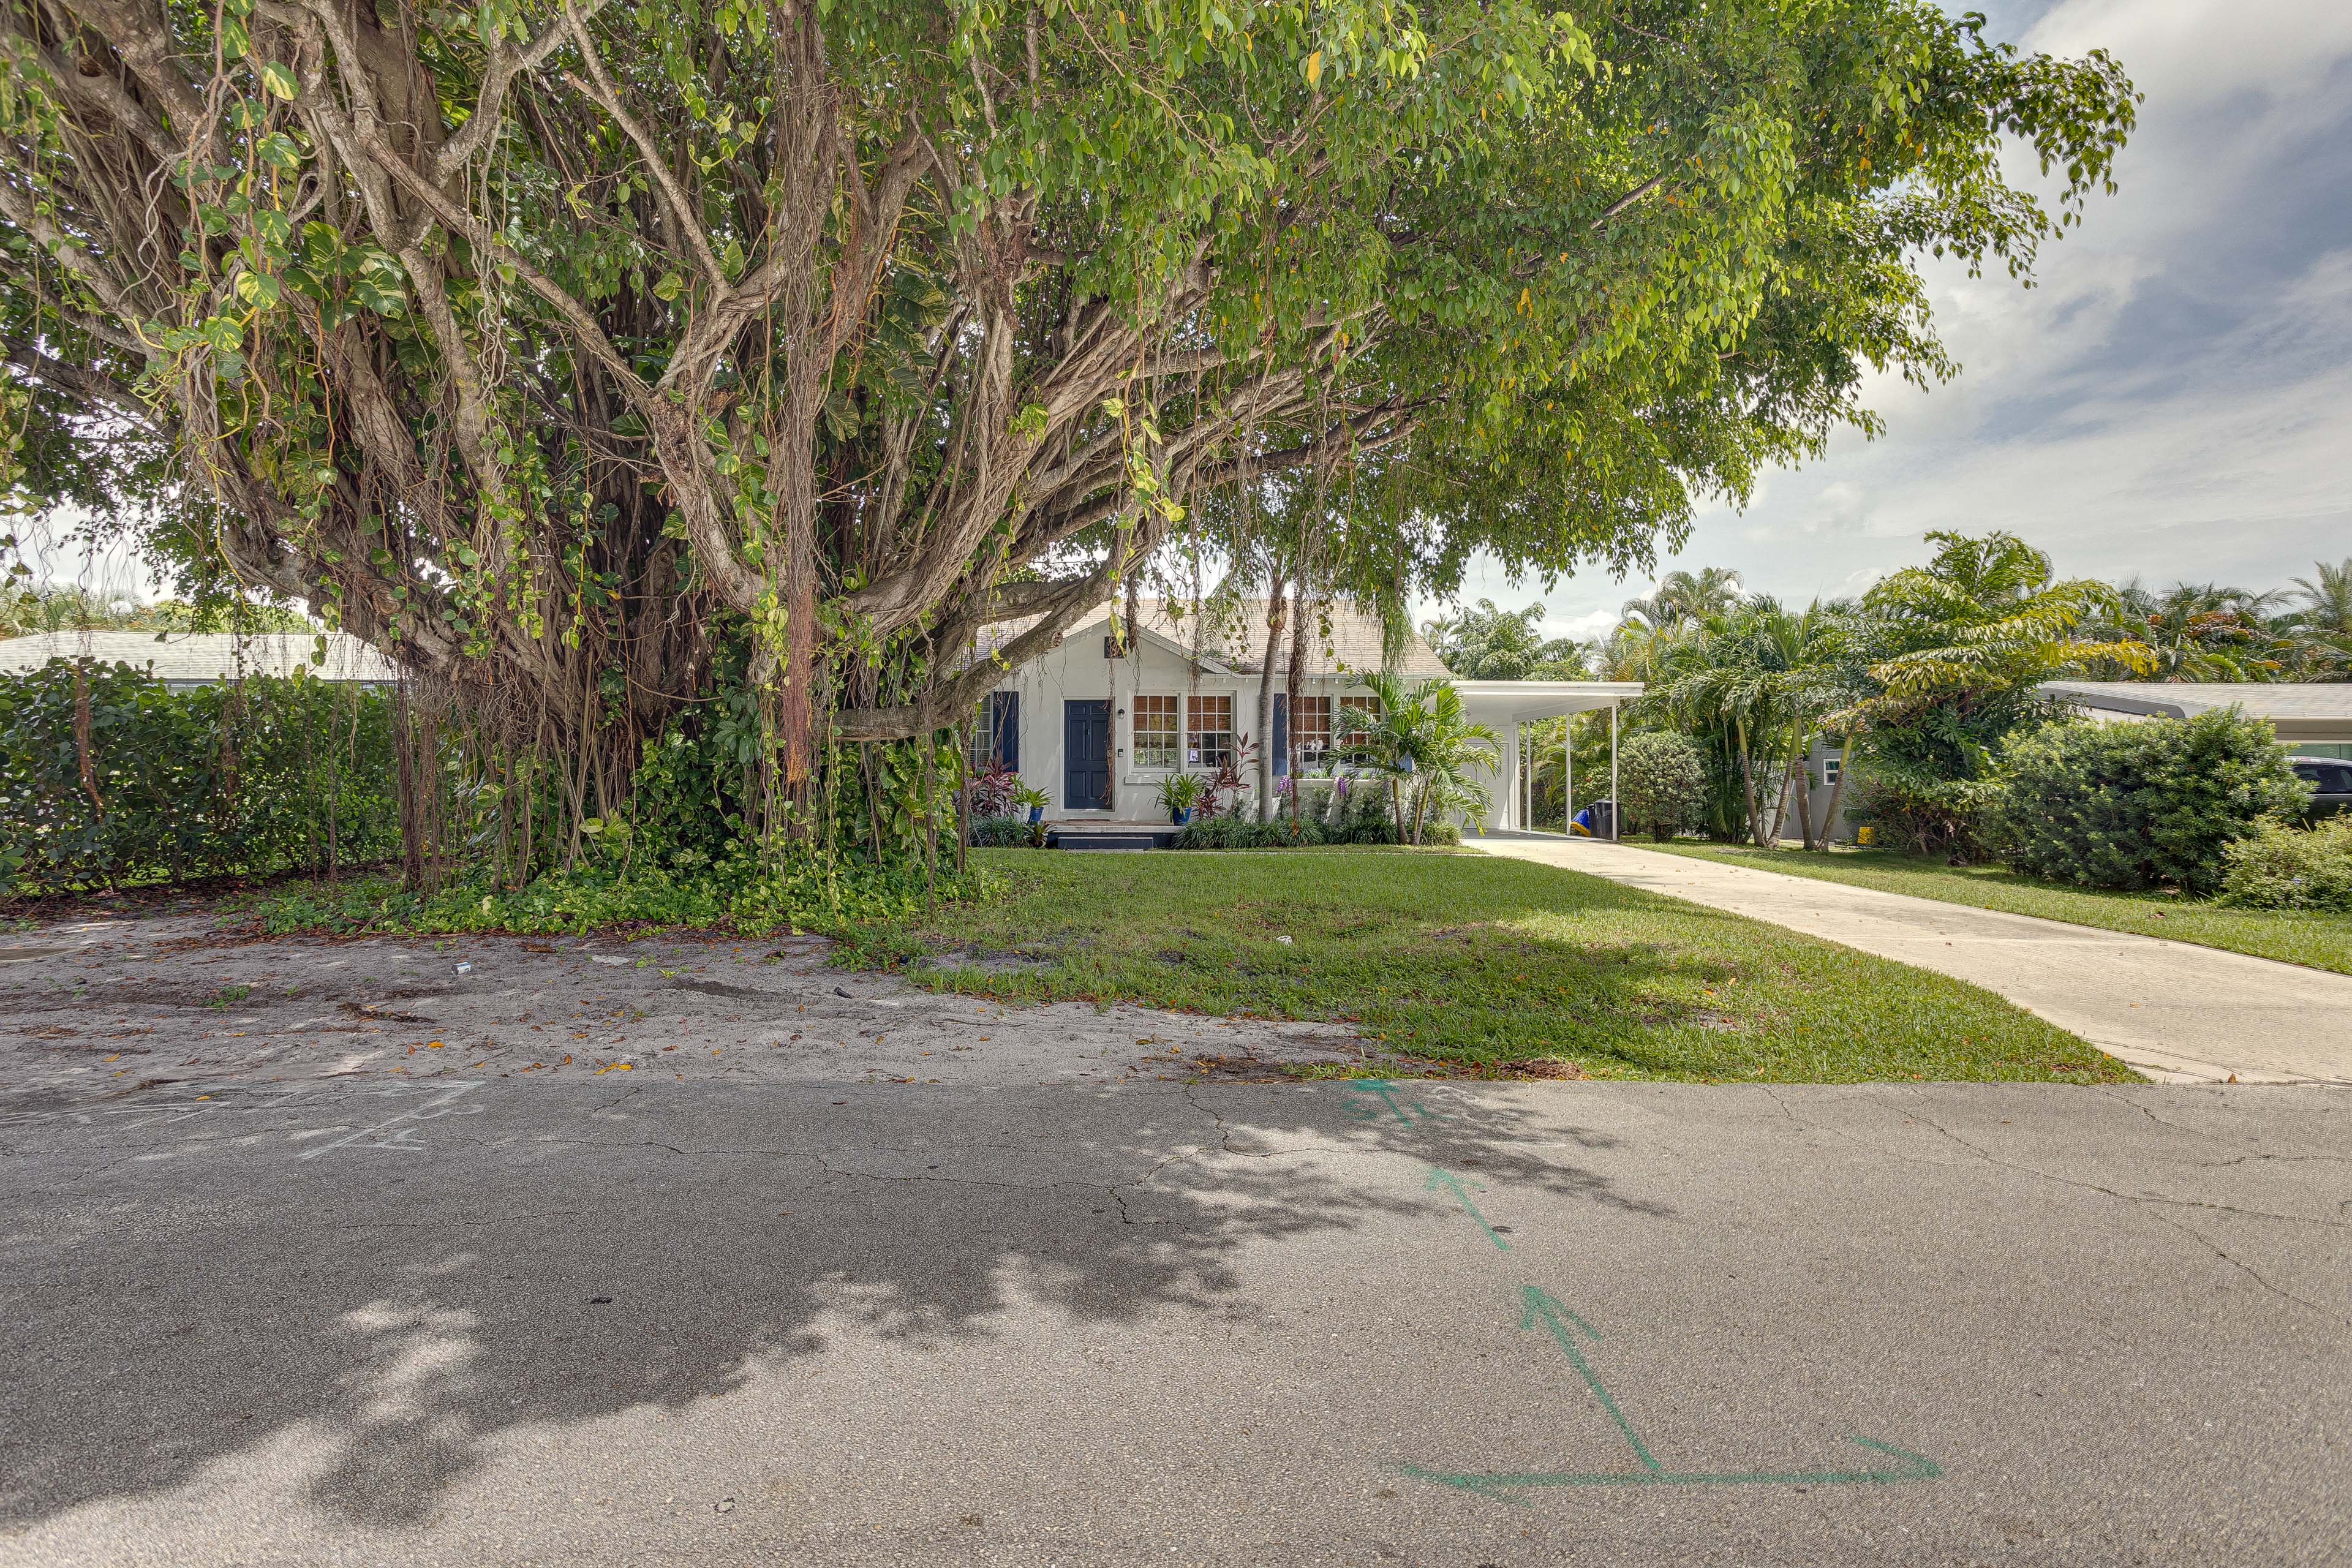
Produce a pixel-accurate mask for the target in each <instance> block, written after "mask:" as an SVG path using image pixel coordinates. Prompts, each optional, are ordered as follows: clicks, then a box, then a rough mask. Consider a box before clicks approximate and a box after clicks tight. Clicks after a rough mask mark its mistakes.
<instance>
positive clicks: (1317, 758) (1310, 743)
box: [1290, 697, 1331, 768]
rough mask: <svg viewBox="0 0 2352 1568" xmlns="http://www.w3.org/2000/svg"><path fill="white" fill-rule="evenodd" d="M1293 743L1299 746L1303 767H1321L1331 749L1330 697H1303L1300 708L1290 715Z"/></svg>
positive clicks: (1300, 763)
mask: <svg viewBox="0 0 2352 1568" xmlns="http://www.w3.org/2000/svg"><path fill="white" fill-rule="evenodd" d="M1290 732H1291V739H1292V742H1293V743H1295V744H1296V745H1297V747H1298V762H1299V765H1300V766H1302V767H1309V768H1312V767H1319V766H1321V765H1322V763H1323V760H1324V758H1325V757H1326V756H1328V755H1329V753H1330V751H1331V700H1330V699H1329V698H1328V697H1301V698H1300V699H1299V700H1298V710H1297V712H1295V713H1293V714H1292V715H1291V716H1290Z"/></svg>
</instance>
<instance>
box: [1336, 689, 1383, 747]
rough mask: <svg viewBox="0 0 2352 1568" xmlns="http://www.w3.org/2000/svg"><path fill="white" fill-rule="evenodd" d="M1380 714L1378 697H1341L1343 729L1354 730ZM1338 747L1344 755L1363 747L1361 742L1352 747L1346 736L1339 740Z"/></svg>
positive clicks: (1340, 708)
mask: <svg viewBox="0 0 2352 1568" xmlns="http://www.w3.org/2000/svg"><path fill="white" fill-rule="evenodd" d="M1380 716H1381V701H1380V699H1379V698H1377V697H1342V698H1341V699H1339V728H1340V729H1341V730H1342V731H1346V730H1352V729H1354V728H1355V727H1356V726H1357V725H1359V724H1370V723H1371V722H1372V721H1375V720H1377V719H1378V718H1379V717H1380ZM1338 748H1339V755H1341V756H1343V757H1345V756H1349V755H1350V754H1351V753H1353V752H1360V751H1361V750H1362V749H1363V748H1362V746H1361V744H1360V743H1359V744H1357V745H1355V746H1352V747H1351V746H1350V745H1349V743H1348V742H1347V740H1346V738H1345V737H1344V736H1342V737H1341V738H1340V740H1339V742H1338ZM1359 760H1360V759H1359Z"/></svg>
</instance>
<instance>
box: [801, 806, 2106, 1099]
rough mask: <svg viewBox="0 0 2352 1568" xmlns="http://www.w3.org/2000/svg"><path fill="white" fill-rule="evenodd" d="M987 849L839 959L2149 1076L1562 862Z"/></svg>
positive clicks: (2032, 1075)
mask: <svg viewBox="0 0 2352 1568" xmlns="http://www.w3.org/2000/svg"><path fill="white" fill-rule="evenodd" d="M979 859H980V860H981V861H982V864H983V865H984V867H985V868H987V870H988V871H989V872H991V873H992V874H995V875H998V876H1000V877H1001V878H1002V891H1001V892H1000V893H999V894H998V895H997V896H995V897H992V898H990V899H987V900H980V901H974V902H966V903H958V904H953V905H942V906H940V908H939V909H938V910H935V911H932V912H929V913H923V912H915V913H910V914H908V915H907V916H904V917H901V918H898V919H893V920H884V921H875V922H872V923H869V924H867V925H866V926H864V927H861V928H859V930H858V931H856V932H855V933H854V934H853V936H852V939H851V945H850V948H849V950H848V951H847V952H846V953H845V962H852V963H866V964H870V965H877V966H884V967H891V968H898V969H901V970H903V971H904V972H905V973H907V974H908V978H909V979H911V980H912V981H914V983H916V984H921V985H926V986H929V987H932V988H935V989H946V990H952V991H960V992H964V993H968V994H976V995H987V996H994V997H1000V998H1004V999H1008V1000H1034V1001H1047V1000H1069V999H1083V1000H1091V1001H1097V1002H1110V1001H1131V1002H1138V1003H1142V1004H1145V1005H1151V1006H1159V1007H1169V1008H1178V1009H1192V1010H1198V1011H1202V1012H1206V1013H1216V1014H1226V1015H1250V1016H1266V1017H1280V1018H1296V1019H1316V1020H1326V1021H1344V1022H1348V1023H1351V1024H1354V1025H1356V1026H1359V1027H1360V1029H1361V1030H1362V1031H1363V1032H1364V1033H1366V1034H1368V1035H1370V1036H1372V1037H1376V1038H1378V1039H1380V1040H1381V1041H1383V1042H1384V1043H1385V1044H1386V1046H1387V1047H1388V1049H1390V1050H1391V1051H1393V1052H1402V1053H1404V1054H1408V1055H1410V1056H1412V1057H1415V1058H1422V1059H1424V1060H1432V1061H1437V1062H1442V1063H1444V1064H1447V1065H1448V1066H1449V1067H1452V1068H1455V1069H1457V1070H1464V1071H1468V1072H1473V1073H1478V1072H1491V1073H1502V1074H1507V1073H1513V1072H1516V1071H1519V1070H1524V1064H1527V1063H1528V1062H1530V1061H1532V1060H1546V1061H1565V1062H1566V1063H1569V1064H1573V1065H1572V1066H1570V1067H1569V1068H1565V1069H1564V1070H1565V1071H1566V1072H1567V1073H1568V1074H1570V1075H1571V1076H1572V1075H1573V1074H1574V1073H1576V1072H1581V1073H1583V1074H1586V1075H1589V1076H1591V1077H1594V1078H1655V1079H1703V1080H1710V1081H1722V1080H1730V1081H1764V1082H1853V1081H1860V1080H1864V1079H2049V1080H2061V1081H2069V1082H2076V1083H2081V1082H2112V1081H2119V1080H2125V1079H2132V1078H2133V1077H2134V1076H2135V1075H2134V1074H2133V1073H2132V1072H2131V1070H2130V1069H2129V1068H2126V1067H2124V1066H2123V1065H2122V1064H2121V1063H2119V1062H2116V1061H2115V1060H2113V1059H2112V1058H2107V1057H2105V1056H2102V1055H2101V1054H2100V1053H2098V1052H2097V1051H2095V1050H2094V1049H2093V1048H2092V1047H2089V1046H2088V1045H2085V1044H2084V1042H2083V1041H2081V1040H2079V1039H2076V1038H2075V1037H2073V1036H2072V1035H2069V1034H2066V1033H2064V1032H2063V1031H2062V1030H2060V1029H2057V1028H2054V1027H2053V1026H2050V1025H2048V1024H2045V1023H2043V1022H2042V1021H2041V1020H2040V1019H2037V1018H2035V1017H2033V1016H2031V1015H2029V1014H2027V1013H2025V1012H2023V1011H2021V1010H2020V1009H2018V1008H2016V1007H2013V1006H2011V1005H2009V1004H2008V1003H2006V1002H2003V1001H2001V1000H2000V998H1998V997H1996V996H1993V995H1990V994H1988V993H1986V992H1983V991H1980V990H1978V989H1977V988H1975V987H1973V986H1969V985H1966V984H1960V983H1958V982H1957V981H1952V980H1948V979H1945V978H1943V977H1942V976H1940V975H1935V974H1929V973H1925V972H1923V971H1920V970H1915V969H1911V968H1908V967H1906V966H1905V965H1902V964H1898V963H1889V962H1887V961H1885V960H1882V959H1877V958H1873V957H1870V956H1868V955H1866V954H1863V953H1858V952H1853V951H1852V950H1850V949H1846V948H1841V947H1837V946H1834V945H1832V944H1831V943H1828V942H1817V941H1814V940H1813V939H1811V938H1809V937H1804V936H1800V935H1798V934H1796V933H1794V932H1790V931H1780V930H1777V929H1776V928H1774V927H1771V926H1769V925H1765V924H1761V923H1759V922H1758V921H1749V920H1745V919H1742V918H1740V917H1738V916H1736V915H1730V914H1726V913H1723V912H1721V911H1718V910H1708V909H1704V908H1701V907H1699V906H1697V905H1695V904H1689V903H1685V902H1683V901H1681V900H1674V899H1665V898H1660V897H1656V896H1654V895H1652V894H1649V893H1644V892H1642V891H1639V890H1638V889H1631V888H1623V887H1620V886H1618V885H1616V884H1615V883H1612V882H1608V881H1604V880H1602V879H1598V878H1593V877H1586V876H1581V875H1579V874H1578V873H1575V872H1571V871H1564V870H1561V869H1559V868H1554V867H1548V866H1538V865H1532V864H1529V863H1527V862H1524V861H1517V860H1507V859H1502V858H1490V857H1486V856H1465V855H1450V854H1444V853H1433V852H1429V851H1422V850H1410V849H1365V848H1348V849H1293V850H1285V851H1278V852H1269V853H1260V854H1246V853H1238V854H1236V853H1213V852H1212V853H1200V854H1191V855H1172V854H1169V855H1154V854H1144V855H1091V854H1068V853H1062V852H1055V851H1040V850H1021V849H1004V850H991V851H987V852H984V853H982V854H981V855H980V856H979Z"/></svg>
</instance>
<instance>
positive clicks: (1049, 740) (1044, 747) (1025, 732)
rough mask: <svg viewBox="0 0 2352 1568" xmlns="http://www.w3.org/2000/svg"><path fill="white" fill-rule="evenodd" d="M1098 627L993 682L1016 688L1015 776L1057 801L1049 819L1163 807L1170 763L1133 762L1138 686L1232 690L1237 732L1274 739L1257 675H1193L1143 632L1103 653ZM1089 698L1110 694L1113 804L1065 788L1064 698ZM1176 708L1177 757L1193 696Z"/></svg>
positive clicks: (1209, 692) (1121, 816) (1185, 695)
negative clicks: (1264, 730)
mask: <svg viewBox="0 0 2352 1568" xmlns="http://www.w3.org/2000/svg"><path fill="white" fill-rule="evenodd" d="M1103 637H1104V627H1103V626H1102V624H1101V623H1100V622H1097V623H1095V624H1094V625H1092V626H1088V627H1086V628H1083V629H1081V630H1079V631H1076V632H1073V633H1072V634H1070V635H1069V636H1068V637H1065V638H1064V639H1063V640H1062V643H1061V645H1060V646H1059V647H1055V648H1054V649H1052V650H1051V651H1049V652H1047V653H1046V654H1045V655H1044V656H1042V657H1041V658H1035V659H1033V660H1031V661H1030V662H1029V663H1028V664H1027V665H1025V666H1024V667H1023V668H1020V669H1018V670H1013V671H1011V672H1008V674H1007V676H1006V679H1004V680H1003V681H1002V682H1000V683H999V684H998V685H997V687H996V689H997V690H999V691H1017V692H1019V693H1020V694H1021V769H1020V772H1021V777H1022V779H1023V780H1024V782H1026V783H1028V784H1034V785H1035V786H1036V787H1038V788H1040V789H1043V790H1044V791H1045V794H1046V795H1047V796H1048V797H1049V798H1050V799H1051V800H1052V801H1053V804H1052V805H1049V806H1047V807H1046V808H1045V816H1046V819H1047V820H1048V821H1088V820H1117V821H1146V820H1159V819H1161V818H1163V817H1164V816H1165V815H1166V814H1165V813H1164V812H1162V811H1161V810H1160V806H1159V804H1158V791H1159V788H1160V780H1162V779H1163V778H1165V777H1167V776H1168V774H1169V773H1170V772H1171V770H1170V769H1167V768H1139V767H1137V766H1136V765H1135V764H1134V736H1135V718H1134V698H1135V696H1136V695H1137V693H1139V692H1141V693H1144V694H1147V695H1151V696H1167V697H1175V698H1178V699H1180V700H1189V699H1190V698H1191V697H1192V696H1194V695H1196V694H1197V695H1199V696H1203V697H1218V696H1223V697H1230V698H1231V699H1232V700H1233V705H1234V733H1235V734H1236V736H1241V735H1246V736H1248V737H1249V739H1250V740H1251V741H1252V742H1255V743H1257V744H1259V745H1261V746H1262V745H1264V744H1265V742H1267V740H1268V739H1270V737H1268V736H1264V735H1261V734H1259V733H1258V721H1257V701H1258V678H1257V677H1256V676H1255V675H1230V674H1226V675H1220V674H1216V673H1214V672H1212V671H1209V670H1203V671H1202V672H1201V674H1200V676H1199V677H1198V679H1194V678H1193V677H1192V675H1190V674H1189V673H1188V671H1187V669H1186V660H1185V658H1184V657H1183V656H1182V655H1181V654H1180V653H1178V652H1177V651H1175V650H1174V649H1171V648H1170V647H1167V646H1165V645H1164V644H1161V643H1160V642H1157V641H1155V640H1153V639H1150V638H1148V637H1147V638H1143V639H1141V640H1140V641H1139V645H1138V647H1137V648H1136V651H1135V652H1134V653H1133V654H1132V655H1130V656H1129V657H1128V658H1104V657H1103ZM1285 679H1286V674H1285V672H1284V671H1283V670H1281V669H1279V668H1277V670H1276V675H1275V689H1276V691H1277V692H1278V691H1280V690H1282V689H1283V688H1284V681H1285ZM1355 684H1356V678H1355V677H1354V676H1352V675H1328V674H1327V675H1310V676H1309V677H1307V679H1306V681H1305V683H1304V685H1303V687H1302V691H1303V693H1305V694H1308V695H1314V696H1330V697H1334V698H1336V697H1338V696H1339V694H1341V693H1343V692H1345V691H1348V690H1349V689H1353V688H1354V687H1355ZM1087 699H1096V700H1108V702H1109V703H1110V715H1111V717H1110V748H1111V789H1112V805H1111V806H1110V808H1109V809H1108V810H1090V809H1087V808H1083V807H1073V806H1072V805H1069V803H1068V802H1067V801H1066V800H1065V799H1064V798H1063V786H1064V784H1065V778H1064V773H1063V761H1064V759H1063V755H1062V742H1063V732H1064V731H1063V707H1062V705H1063V704H1064V703H1065V702H1068V701H1074V700H1087ZM1333 706H1334V707H1335V708H1336V707H1337V706H1338V704H1337V703H1336V702H1334V704H1333ZM1179 711H1180V715H1182V717H1181V719H1180V731H1179V736H1178V744H1179V748H1180V757H1181V754H1182V752H1181V747H1182V743H1183V741H1184V739H1185V738H1186V737H1187V736H1189V734H1190V732H1191V721H1190V717H1189V715H1190V708H1189V704H1186V705H1183V706H1180V710H1179ZM1181 771H1182V772H1185V773H1208V772H1210V771H1211V769H1210V768H1209V767H1208V765H1207V764H1206V763H1191V762H1186V763H1185V764H1184V766H1183V767H1182V768H1181ZM1254 776H1255V764H1253V765H1252V766H1251V767H1250V769H1249V770H1248V771H1247V772H1246V773H1245V774H1244V780H1245V782H1246V781H1247V780H1248V779H1249V778H1252V777H1254Z"/></svg>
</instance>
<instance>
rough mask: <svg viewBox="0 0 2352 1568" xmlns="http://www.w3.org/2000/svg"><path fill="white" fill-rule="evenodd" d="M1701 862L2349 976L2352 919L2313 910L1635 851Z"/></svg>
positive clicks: (1839, 852)
mask: <svg viewBox="0 0 2352 1568" xmlns="http://www.w3.org/2000/svg"><path fill="white" fill-rule="evenodd" d="M1642 847H1643V848H1645V849H1651V848H1654V849H1659V850H1663V851H1664V852H1666V853H1668V854H1672V855H1687V856H1690V857H1691V858H1694V859H1699V860H1720V861H1722V862H1724V863H1725V864H1727V865H1732V866H1754V867H1758V868H1761V869H1763V870H1767V871H1785V872H1788V873H1789V874H1790V875H1791V876H1798V877H1817V878H1820V879H1822V880H1824V881H1831V882H1851V883H1853V884H1854V885H1855V886H1857V887H1864V888H1876V889H1880V890H1881V891H1883V892H1888V893H1909V894H1911V895H1912V896H1913V897H1915V898H1921V899H1940V900H1943V901H1944V902H1946V903H1948V904H1969V905H1972V906H1974V907H1975V908H1977V909H1980V910H2006V911H2007V912H2009V913H2011V914H2016V915H2039V916H2040V917H2042V919H2043V920H2052V921H2068V922H2069V923H2071V924H2074V925H2085V926H2097V927H2099V928H2101V929H2102V930H2105V931H2137V932H2139V933H2140V934H2142V935H2144V936H2161V937H2169V938H2171V939H2172V940H2173V941H2175V942H2195V943H2197V944H2198V945H2199V946H2200V947H2221V948H2227V949H2229V950H2230V951H2231V952H2243V953H2251V954H2252V955H2253V956H2254V957H2256V958H2275V959H2280V960H2283V961H2284V962H2285V963H2302V964H2308V965H2309V966H2310V967H2312V968H2314V969H2332V970H2335V971H2336V972H2337V973H2342V974H2352V915H2346V914H2336V913H2331V912H2327V911H2324V910H2242V909H2225V908H2222V907H2221V906H2220V905H2218V904H2209V903H2202V902H2199V901H2197V900H2189V899H2183V898H2181V897H2179V895H2177V894H2169V893H2126V892H2116V891H2112V890H2109V889H2098V888H2074V887H2067V886H2064V885H2062V884H2059V883H2055V882H2045V881H2042V880H2040V879H2037V878H2033V877H2027V876H2022V875H2021V874H2019V873H2017V872H2015V871H2010V870H2004V869H2002V868H1999V867H1990V866H1948V865H1946V864H1945V863H1944V862H1942V861H1940V860H1934V859H1926V858H1920V857H1918V856H1914V855H1902V854H1897V853H1896V852H1895V851H1893V850H1890V849H1836V850H1832V851H1831V852H1830V853H1829V854H1826V855H1823V854H1819V853H1815V854H1810V855H1809V854H1806V853H1804V852H1803V851H1801V850H1795V849H1753V848H1748V847H1745V846H1737V847H1735V846H1730V845H1721V844H1657V845H1649V844H1645V845H1643V846H1642Z"/></svg>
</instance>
